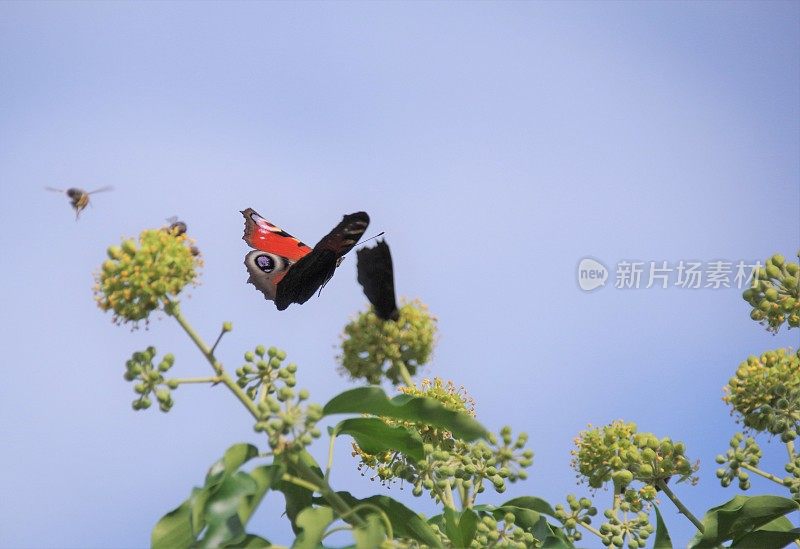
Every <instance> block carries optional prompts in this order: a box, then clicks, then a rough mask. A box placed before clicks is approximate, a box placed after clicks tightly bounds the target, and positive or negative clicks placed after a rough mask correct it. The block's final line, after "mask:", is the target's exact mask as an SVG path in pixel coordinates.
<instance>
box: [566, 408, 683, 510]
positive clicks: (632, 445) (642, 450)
mask: <svg viewBox="0 0 800 549" xmlns="http://www.w3.org/2000/svg"><path fill="white" fill-rule="evenodd" d="M575 446H576V448H575V450H573V451H572V455H573V459H572V467H573V469H575V470H576V471H577V472H578V474H579V477H582V478H583V479H585V480H586V481H587V482H588V483H589V486H591V487H592V488H600V487H601V486H603V484H605V483H606V482H608V481H613V482H614V486H615V488H616V489H618V490H622V489H624V488H625V487H627V486H628V484H630V483H631V482H632V481H634V480H637V481H639V482H643V483H644V484H645V485H649V486H650V487H652V486H654V485H655V484H656V483H657V482H658V481H659V480H664V481H666V480H667V479H669V478H670V477H672V476H678V477H679V480H678V482H681V481H683V480H690V481H691V482H692V483H694V482H696V479H695V478H694V477H693V476H692V475H693V473H694V472H695V471H696V470H697V466H696V465H692V464H691V463H690V462H689V460H688V459H687V458H686V456H685V454H684V452H685V450H686V447H685V446H684V444H683V443H682V442H673V441H672V439H670V438H669V437H664V438H661V439H659V438H658V437H656V436H655V435H654V434H652V433H640V432H638V431H637V428H636V424H635V423H626V422H624V421H621V420H617V421H614V422H612V423H611V424H610V425H606V426H605V427H600V428H591V426H590V429H588V430H586V431H582V432H581V433H580V434H579V435H578V437H577V438H576V439H575ZM645 488H646V489H643V490H640V492H641V494H640V495H641V497H642V498H643V499H652V498H650V496H655V491H654V490H652V489H650V488H648V486H645Z"/></svg>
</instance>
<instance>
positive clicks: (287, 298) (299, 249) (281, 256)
mask: <svg viewBox="0 0 800 549" xmlns="http://www.w3.org/2000/svg"><path fill="white" fill-rule="evenodd" d="M242 215H243V216H244V236H243V237H242V239H243V240H244V241H245V242H247V244H248V246H250V247H251V248H255V249H254V250H252V251H250V252H248V253H247V255H246V256H245V258H244V264H245V266H246V267H247V272H248V273H249V274H250V277H249V278H248V279H247V282H249V283H251V284H253V285H254V286H255V287H256V289H258V290H260V291H261V292H262V293H263V294H264V297H265V298H266V299H268V300H271V301H274V302H275V306H276V307H277V308H278V310H279V311H283V310H284V309H286V308H287V307H288V306H289V305H291V304H292V303H305V302H306V301H308V300H309V299H311V296H313V295H314V294H315V293H316V292H317V290H321V289H322V288H323V287H324V286H325V285H326V284H327V283H328V281H329V280H330V279H331V278H332V277H333V273H334V271H335V270H336V267H338V266H339V264H340V263H341V262H342V259H343V257H344V255H345V254H346V253H347V252H349V251H350V250H351V249H352V248H353V246H355V245H356V243H357V242H358V241H359V239H360V238H361V236H362V235H363V234H364V231H366V230H367V226H368V225H369V216H368V215H367V214H366V212H356V213H352V214H348V215H345V216H344V217H343V218H342V221H341V222H339V224H338V225H336V227H334V228H333V230H332V231H331V232H329V233H328V234H327V235H325V236H324V237H323V238H322V240H320V241H319V242H318V243H317V245H316V246H314V247H313V248H310V247H308V246H306V245H305V244H303V243H302V242H300V240H298V239H297V238H295V237H293V236H292V235H290V234H289V233H287V232H286V231H284V230H283V229H281V228H279V227H277V226H275V225H273V224H272V223H270V222H269V221H267V220H266V219H264V218H263V217H261V216H260V215H259V214H258V212H256V211H255V210H254V209H253V208H247V209H246V210H243V211H242Z"/></svg>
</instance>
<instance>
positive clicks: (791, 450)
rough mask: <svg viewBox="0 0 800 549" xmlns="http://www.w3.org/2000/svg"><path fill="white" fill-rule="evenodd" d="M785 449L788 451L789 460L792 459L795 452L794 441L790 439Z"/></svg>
mask: <svg viewBox="0 0 800 549" xmlns="http://www.w3.org/2000/svg"><path fill="white" fill-rule="evenodd" d="M786 451H787V452H789V461H794V458H795V453H794V441H793V440H790V441H789V442H787V443H786Z"/></svg>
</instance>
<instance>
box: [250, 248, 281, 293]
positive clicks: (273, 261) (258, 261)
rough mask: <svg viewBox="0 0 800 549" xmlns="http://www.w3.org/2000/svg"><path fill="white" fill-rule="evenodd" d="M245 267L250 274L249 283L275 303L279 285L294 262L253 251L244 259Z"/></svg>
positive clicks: (274, 255)
mask: <svg viewBox="0 0 800 549" xmlns="http://www.w3.org/2000/svg"><path fill="white" fill-rule="evenodd" d="M244 265H245V267H247V272H248V273H249V274H250V276H249V277H248V279H247V282H249V283H250V284H252V285H253V286H255V287H256V289H258V290H259V291H260V292H261V293H263V294H264V297H265V298H266V299H269V300H272V301H274V300H275V296H276V294H277V286H278V283H279V282H280V281H281V280H283V277H284V276H286V272H287V271H288V270H289V268H290V267H291V266H292V262H291V260H289V259H288V258H286V257H281V256H279V255H277V254H271V253H268V252H263V251H261V250H253V251H251V252H249V253H248V254H247V255H246V256H245V257H244Z"/></svg>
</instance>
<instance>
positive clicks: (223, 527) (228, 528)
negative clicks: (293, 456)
mask: <svg viewBox="0 0 800 549" xmlns="http://www.w3.org/2000/svg"><path fill="white" fill-rule="evenodd" d="M257 455H258V450H257V448H256V447H255V446H253V445H252V444H235V445H233V446H231V447H230V448H228V450H227V451H226V452H225V455H224V456H223V457H222V458H221V459H220V460H219V461H217V462H216V463H214V465H212V466H211V468H210V469H209V471H208V474H207V475H206V480H205V485H204V486H203V487H202V488H194V489H192V494H191V495H190V496H189V498H188V499H187V500H186V501H185V502H183V503H182V504H181V506H180V507H178V508H177V509H175V510H174V511H171V512H170V513H168V514H167V515H165V516H164V517H163V518H162V519H161V520H159V522H158V524H156V526H155V528H154V529H153V533H152V537H151V543H152V546H153V547H156V548H161V547H164V548H168V547H188V546H190V545H195V541H196V540H197V537H198V536H200V535H202V538H201V539H200V540H198V541H197V546H198V547H221V546H223V545H228V544H232V543H234V544H235V543H240V542H242V541H244V540H245V539H246V533H245V529H244V527H245V525H246V524H247V521H248V520H249V519H250V516H251V515H252V513H253V511H254V510H255V508H256V507H257V506H258V504H259V503H260V502H261V500H262V499H263V497H264V493H265V492H266V491H267V490H268V489H269V488H270V487H271V485H272V484H273V483H274V482H275V478H274V476H273V467H275V470H276V471H277V470H278V469H277V466H269V465H268V466H263V467H259V468H256V469H255V470H254V471H253V473H252V474H250V473H246V472H244V471H239V470H238V469H239V468H240V467H241V466H242V465H244V463H246V462H247V461H248V460H250V459H252V458H254V457H256V456H257ZM280 471H282V469H281V470H280ZM281 474H282V473H281Z"/></svg>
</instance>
